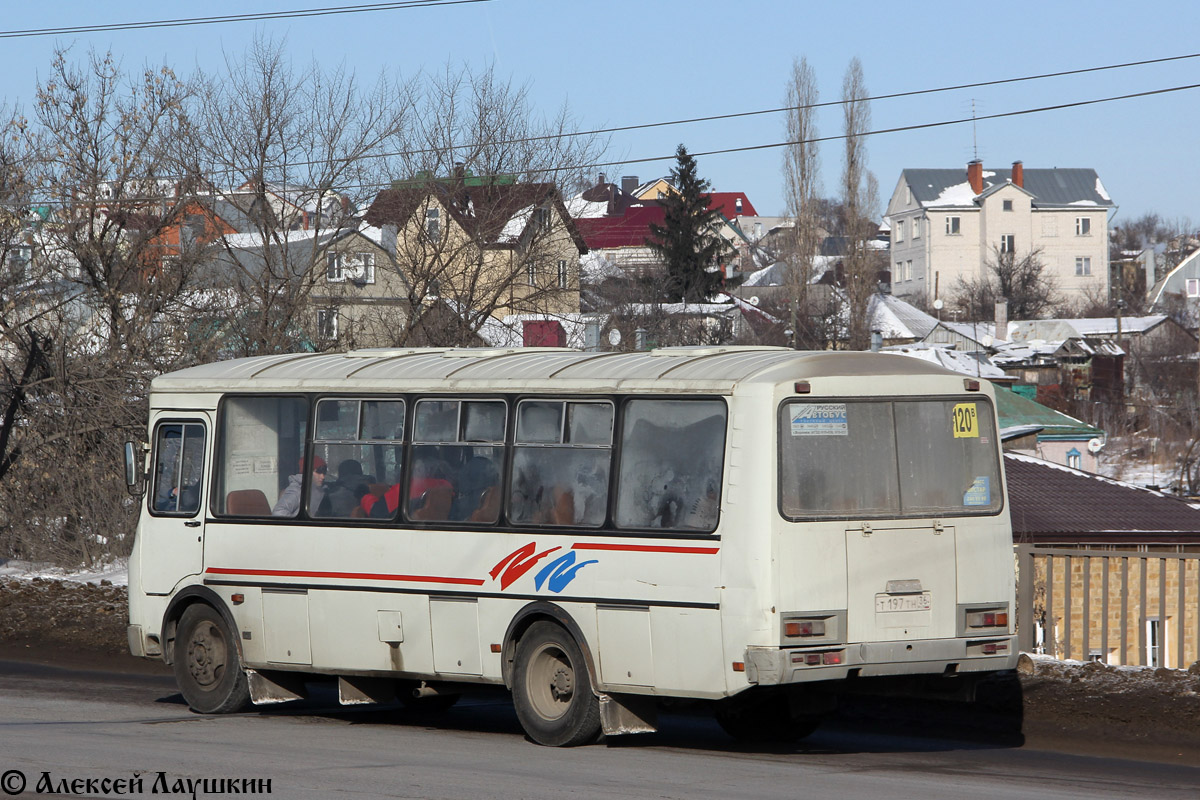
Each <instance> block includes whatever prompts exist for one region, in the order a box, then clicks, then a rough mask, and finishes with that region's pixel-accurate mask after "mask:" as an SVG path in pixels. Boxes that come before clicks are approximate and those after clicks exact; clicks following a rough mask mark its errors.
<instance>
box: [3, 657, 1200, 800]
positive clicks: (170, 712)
mask: <svg viewBox="0 0 1200 800" xmlns="http://www.w3.org/2000/svg"><path fill="white" fill-rule="evenodd" d="M329 700H330V697H329V696H328V695H324V696H317V697H316V698H315V699H313V700H310V701H307V702H306V703H305V704H303V705H301V706H289V707H276V708H274V709H272V710H269V711H253V712H248V713H244V714H240V715H234V716H226V717H203V716H199V715H196V714H193V713H191V712H190V711H189V710H188V709H187V707H186V706H185V705H184V704H183V702H182V698H180V697H179V695H178V694H177V693H176V691H175V688H174V683H173V682H172V680H171V679H170V678H169V677H166V676H158V675H131V674H113V673H101V672H74V671H68V670H63V669H56V668H52V667H44V666H38V665H33V664H27V663H19V662H0V773H4V774H3V775H0V789H3V790H5V791H11V790H12V789H14V788H16V787H17V786H18V785H19V779H18V777H17V776H16V775H14V774H13V773H12V772H11V771H13V770H15V771H17V772H19V773H21V775H22V776H23V777H24V781H25V785H26V787H27V788H26V794H29V795H32V794H33V793H34V790H35V789H36V788H37V784H38V783H39V781H42V782H43V786H44V785H45V783H44V781H45V779H44V778H43V773H49V779H50V781H51V783H50V785H51V786H52V787H55V788H57V789H64V788H65V789H68V790H69V791H70V793H71V794H73V795H74V796H89V797H98V796H110V797H111V796H118V794H117V793H115V792H114V791H112V788H113V787H115V786H120V785H119V784H110V785H109V791H108V792H107V793H105V792H104V791H103V785H102V784H100V783H99V781H100V780H103V779H106V778H107V779H110V780H119V779H133V778H135V776H140V778H141V785H142V790H143V793H144V794H150V793H151V792H152V791H153V790H154V789H156V788H157V789H158V790H159V791H158V794H163V793H164V792H163V789H166V790H167V792H168V793H169V794H175V791H174V790H176V789H179V790H181V791H183V792H184V793H183V794H175V796H189V793H187V792H186V789H185V787H186V786H187V784H186V780H187V779H202V778H209V779H211V780H220V779H236V780H238V781H241V780H242V779H250V780H254V779H270V789H271V795H272V796H275V797H280V798H330V797H353V798H372V797H413V798H454V799H455V800H459V799H460V798H496V797H503V798H510V797H511V798H554V800H558V799H559V798H605V800H615V799H619V798H687V800H705V799H706V798H713V800H728V798H732V797H752V798H756V800H769V799H770V798H788V800H794V798H817V797H822V798H823V797H829V798H838V800H857V799H858V798H871V799H872V800H879V798H928V799H930V800H937V799H938V798H946V799H947V800H949V799H950V798H954V800H960V798H972V799H973V800H974V799H975V798H1076V797H1078V798H1097V797H1121V798H1128V797H1138V796H1145V797H1154V798H1175V797H1178V798H1188V799H1189V800H1194V798H1196V797H1200V765H1197V766H1190V765H1179V764H1162V763H1148V762H1139V761H1132V760H1122V759H1120V758H1112V757H1106V758H1099V757H1088V756H1079V755H1067V754H1062V753H1056V752H1052V751H1050V750H1041V749H1037V748H1035V747H1032V746H1030V745H1029V744H1025V745H1024V746H1015V745H1014V744H1012V743H1007V744H1006V743H997V742H990V743H989V742H971V741H965V740H961V739H959V740H955V739H936V738H929V737H918V736H912V735H905V734H904V733H901V732H895V729H896V728H900V729H902V728H903V727H904V726H903V724H901V725H890V726H884V727H891V728H892V729H893V732H887V731H881V730H879V729H878V728H876V729H872V728H871V727H870V726H867V727H866V728H863V727H862V726H857V727H856V726H838V725H833V726H830V727H829V728H827V729H822V730H821V731H818V733H816V734H815V735H814V736H812V737H810V738H809V739H808V740H806V741H804V742H802V743H800V744H799V745H797V746H792V747H787V748H780V749H763V748H761V747H759V748H747V747H742V746H739V745H736V744H734V743H733V742H732V741H731V740H729V739H728V738H726V737H725V735H724V734H723V733H722V732H721V730H720V729H719V728H718V727H717V726H716V724H715V723H713V722H712V721H711V720H709V719H707V718H703V717H692V716H683V715H680V716H674V715H666V716H665V717H664V718H663V719H662V720H661V722H662V723H663V725H662V728H663V729H662V730H661V731H660V732H659V733H657V734H650V735H645V736H639V737H624V739H621V740H617V742H616V743H614V744H609V745H597V746H592V747H583V748H575V749H570V750H561V749H548V748H542V747H538V746H537V745H534V744H531V743H530V742H528V741H527V740H526V739H525V738H524V736H523V735H522V733H521V731H520V728H519V726H518V725H517V721H516V717H515V715H514V713H513V710H512V705H511V703H509V702H508V701H507V699H506V697H505V696H504V695H502V694H486V693H481V694H478V695H472V696H469V697H466V698H464V699H463V701H462V702H460V703H459V705H458V706H456V707H455V708H454V709H452V710H451V711H449V712H446V713H443V714H439V715H437V716H427V715H420V714H415V713H413V712H409V711H406V710H403V709H390V708H383V709H381V708H367V709H364V710H347V709H343V708H340V707H337V706H336V705H331V704H330V703H329ZM160 772H161V773H163V778H162V779H159V778H158V773H160ZM87 779H92V780H93V783H92V784H91V785H90V786H89V785H88V784H87V783H86V782H85V781H86V780H87ZM64 780H66V781H68V782H70V781H72V780H75V781H76V783H75V784H74V785H73V786H72V785H71V784H69V783H67V784H64V783H63V781H64ZM121 788H122V790H127V788H128V786H122V787H121ZM197 795H198V796H201V797H203V796H217V795H213V794H205V793H204V792H202V791H201V792H198V793H197ZM3 796H4V795H3V794H0V797H3Z"/></svg>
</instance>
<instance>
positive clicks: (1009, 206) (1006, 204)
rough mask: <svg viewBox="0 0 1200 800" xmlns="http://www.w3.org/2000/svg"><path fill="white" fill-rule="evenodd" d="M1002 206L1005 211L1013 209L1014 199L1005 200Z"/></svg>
mask: <svg viewBox="0 0 1200 800" xmlns="http://www.w3.org/2000/svg"><path fill="white" fill-rule="evenodd" d="M1002 207H1003V208H1004V210H1005V211H1012V208H1013V206H1012V200H1005V201H1004V203H1003V206H1002Z"/></svg>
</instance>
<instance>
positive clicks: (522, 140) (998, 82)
mask: <svg viewBox="0 0 1200 800" xmlns="http://www.w3.org/2000/svg"><path fill="white" fill-rule="evenodd" d="M1193 58H1200V53H1186V54H1183V55H1177V56H1165V57H1163V58H1152V59H1146V60H1143V61H1126V62H1123V63H1120V64H1104V65H1101V66H1098V67H1081V68H1079V69H1072V70H1062V71H1059V72H1043V73H1039V74H1037V75H1022V76H1019V77H1016V78H997V79H995V80H989V81H978V82H976V83H961V84H956V85H953V86H940V87H936V88H932V89H913V90H911V91H906V92H892V93H889V94H880V95H874V96H872V97H864V98H861V99H858V100H854V101H853V102H857V103H869V102H873V101H876V100H894V99H897V98H903V97H916V96H920V95H927V94H937V93H940V92H953V91H960V90H962V89H978V88H981V87H987V86H1002V85H1005V84H1011V83H1022V82H1025V81H1036V80H1044V79H1046V78H1061V77H1064V76H1069V75H1082V74H1085V73H1089V72H1103V71H1106V70H1114V69H1127V68H1129V67H1141V66H1147V65H1149V64H1161V63H1167V62H1172V61H1183V60H1186V59H1193ZM847 102H851V101H848V100H826V101H823V102H819V103H809V104H806V105H798V106H780V107H778V108H764V109H758V110H754V111H735V112H731V113H728V114H712V115H709V116H705V117H688V118H686V119H675V120H665V121H660V122H645V123H638V124H633V125H618V126H614V127H609V128H593V129H591V130H584V131H566V132H563V133H551V134H541V135H538V136H525V137H518V138H516V139H502V140H499V141H495V142H484V143H479V142H473V143H466V144H461V145H449V147H448V148H434V147H427V148H421V149H416V150H399V151H395V152H389V153H374V154H372V155H370V156H368V158H391V157H394V156H416V155H423V154H426V153H439V152H442V151H443V150H447V149H448V150H449V151H450V152H454V151H455V150H470V149H475V148H479V147H481V146H483V145H487V146H490V147H500V146H503V145H510V144H529V143H532V142H543V141H551V140H557V139H570V138H575V137H579V136H598V135H600V134H606V133H623V132H625V131H637V130H649V129H651V128H665V127H669V126H673V125H690V124H693V123H697V122H717V121H721V120H728V119H740V118H745V117H756V116H764V115H767V114H781V113H783V112H786V111H799V110H803V109H815V108H828V107H831V106H842V105H845V104H846V103H847ZM972 102H974V101H972ZM976 119H988V117H986V116H980V117H976ZM941 124H952V123H941ZM834 138H841V137H834ZM814 141H824V140H822V139H817V140H814ZM718 152H719V151H718ZM698 155H700V154H698ZM645 160H651V161H655V160H660V159H645ZM318 163H323V162H322V161H296V162H293V166H298V167H302V166H308V165H311V164H318ZM618 163H637V162H633V161H631V162H618ZM598 166H608V165H598Z"/></svg>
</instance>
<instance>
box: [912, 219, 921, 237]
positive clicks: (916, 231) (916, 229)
mask: <svg viewBox="0 0 1200 800" xmlns="http://www.w3.org/2000/svg"><path fill="white" fill-rule="evenodd" d="M912 238H914V239H920V238H921V218H920V217H917V218H916V219H914V220H913V221H912Z"/></svg>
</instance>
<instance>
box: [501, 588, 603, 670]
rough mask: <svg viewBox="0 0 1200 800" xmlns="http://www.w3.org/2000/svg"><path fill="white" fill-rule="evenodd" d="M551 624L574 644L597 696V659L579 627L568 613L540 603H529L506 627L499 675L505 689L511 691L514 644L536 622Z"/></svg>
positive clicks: (557, 607)
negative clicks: (564, 630) (559, 628)
mask: <svg viewBox="0 0 1200 800" xmlns="http://www.w3.org/2000/svg"><path fill="white" fill-rule="evenodd" d="M543 621H544V622H553V623H556V624H558V625H561V626H562V627H563V628H565V629H566V631H567V633H569V634H570V635H571V638H573V639H574V640H575V644H576V645H577V646H578V647H579V650H580V652H581V653H582V655H583V662H584V665H585V666H586V667H587V671H588V680H589V682H590V683H591V686H592V691H593V692H599V689H598V688H597V687H598V685H599V679H600V673H599V672H598V671H597V669H596V659H595V657H594V656H593V654H592V649H591V647H589V646H588V641H587V638H586V637H585V636H584V635H583V631H582V630H580V628H579V625H578V624H576V622H575V620H574V619H573V618H572V617H571V615H570V614H568V613H567V611H566V610H565V609H563V608H562V607H561V606H559V605H556V604H554V603H548V602H546V601H543V600H539V601H537V602H533V603H530V604H529V605H527V606H525V607H524V608H522V609H521V610H520V611H518V612H517V613H516V614H515V615H514V616H513V618H512V621H510V622H509V623H508V630H506V631H505V632H504V647H503V656H502V663H501V674H502V675H503V677H504V685H505V686H506V687H508V689H510V690H511V689H512V688H513V680H514V677H513V665H514V663H515V661H516V655H517V644H518V642H520V640H521V637H523V636H524V635H525V634H526V633H527V632H528V631H529V629H530V628H531V627H533V625H534V623H537V622H543Z"/></svg>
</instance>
